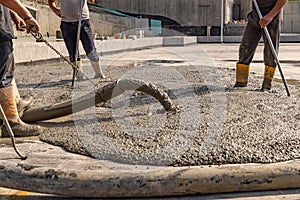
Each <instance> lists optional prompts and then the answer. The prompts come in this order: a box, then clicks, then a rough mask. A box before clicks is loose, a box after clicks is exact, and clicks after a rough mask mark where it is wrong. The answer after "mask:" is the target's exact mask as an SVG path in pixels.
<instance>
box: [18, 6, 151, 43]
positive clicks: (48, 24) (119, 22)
mask: <svg viewBox="0 0 300 200" xmlns="http://www.w3.org/2000/svg"><path fill="white" fill-rule="evenodd" d="M22 2H23V3H24V4H25V5H26V7H27V8H29V9H30V10H31V11H32V13H33V14H34V16H35V17H36V19H37V21H38V22H39V24H40V26H41V33H42V34H43V35H46V34H47V32H48V33H49V34H50V35H56V31H57V30H60V18H59V17H57V16H56V15H55V14H54V13H53V12H52V11H51V9H50V8H49V7H48V6H47V5H40V4H36V3H34V2H30V1H22ZM90 18H91V25H92V30H93V32H94V33H97V34H98V35H99V36H112V35H113V34H114V33H119V32H124V31H127V30H131V29H135V28H140V27H148V26H149V22H148V19H138V18H136V19H134V18H126V17H119V16H114V15H110V14H103V13H94V12H90ZM15 35H16V36H17V37H19V36H28V34H26V33H22V32H18V31H15Z"/></svg>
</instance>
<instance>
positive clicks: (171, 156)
mask: <svg viewBox="0 0 300 200" xmlns="http://www.w3.org/2000/svg"><path fill="white" fill-rule="evenodd" d="M235 47H236V46H235ZM227 48H228V47H226V49H227ZM229 48H230V47H229ZM213 49H214V50H211V51H212V55H210V54H209V51H210V50H207V49H205V48H203V47H202V46H201V45H193V46H190V47H173V48H158V49H150V50H142V51H136V52H135V51H134V52H128V53H123V54H118V55H114V56H111V57H110V58H108V57H107V58H108V59H107V60H105V59H106V58H103V59H104V60H103V67H104V71H105V73H106V74H107V75H108V76H110V78H111V79H110V81H107V80H105V81H102V82H101V81H100V84H101V85H103V86H104V85H106V84H108V83H110V82H112V81H114V80H117V79H120V78H136V79H142V80H146V81H149V82H150V83H154V84H156V85H158V86H160V87H161V88H162V89H164V90H165V91H166V92H167V93H168V94H169V96H170V97H171V99H172V101H173V102H174V103H175V105H176V106H178V107H179V108H180V110H181V112H179V113H169V112H165V111H164V109H163V108H162V107H161V106H160V105H159V103H158V102H157V101H156V100H155V99H153V98H151V97H149V96H147V95H145V94H142V93H139V92H128V93H126V94H124V95H122V96H120V98H116V99H113V100H112V101H110V102H106V103H105V104H102V105H100V107H99V106H96V107H93V108H91V109H89V110H86V111H85V112H82V113H80V114H78V115H74V116H72V117H71V116H70V117H65V118H63V119H56V120H53V121H47V122H40V125H42V126H45V127H48V131H47V132H46V133H45V134H42V135H41V137H40V138H41V139H42V140H43V141H46V142H49V143H50V144H54V145H59V146H62V147H63V148H65V149H66V150H68V151H70V152H75V153H80V154H84V155H90V156H92V157H95V158H99V159H109V160H113V161H116V162H121V163H128V164H132V163H133V164H152V165H174V166H183V165H201V164H228V163H253V162H256V163H273V162H281V161H287V160H292V159H297V158H299V157H300V153H299V151H300V144H299V141H300V140H299V138H300V136H299V134H300V133H299V116H298V115H300V113H299V81H298V80H299V79H293V81H291V80H289V81H288V82H289V83H290V86H289V87H290V90H291V93H292V97H290V98H287V97H286V94H285V91H284V87H283V85H282V83H281V82H280V81H279V80H278V81H277V80H275V81H274V85H273V89H274V90H273V92H271V93H261V92H258V91H257V89H259V88H260V85H261V83H262V77H261V75H260V74H256V73H255V72H252V73H251V79H250V82H249V86H248V87H247V88H244V89H240V90H234V89H232V88H231V86H232V85H233V83H234V77H235V71H234V70H232V67H231V68H227V66H224V65H222V64H219V63H218V60H217V59H216V58H213V55H217V52H220V53H221V54H218V56H222V55H223V54H225V55H224V56H223V58H226V56H227V55H228V56H229V55H232V53H230V52H228V54H226V53H224V52H226V50H225V49H224V50H222V51H221V50H220V49H221V48H219V50H218V48H213ZM213 53H215V54H213ZM112 57H114V58H112ZM154 61H160V62H154ZM224 63H225V62H224ZM84 65H85V68H86V69H87V68H88V67H89V64H88V62H87V61H85V63H84ZM29 72H30V73H32V75H31V76H27V75H26V73H29ZM86 73H87V76H88V77H92V76H93V72H92V70H91V69H89V70H86ZM292 76H295V74H292ZM70 77H71V71H70V70H69V68H68V67H67V66H66V65H64V64H61V63H60V64H57V63H56V64H51V65H49V66H23V67H22V66H20V67H18V72H17V78H18V79H17V81H18V84H19V87H20V90H21V92H22V93H23V94H30V95H32V96H34V97H35V99H36V104H35V105H36V106H41V105H45V103H47V104H51V103H57V102H61V101H63V100H66V99H69V98H71V97H72V96H73V97H76V95H78V93H74V91H73V92H72V90H71V89H70V87H69V84H70V82H69V79H70ZM287 78H289V79H290V77H289V76H287ZM293 78H295V77H293ZM92 81H93V82H95V83H96V82H97V81H96V80H92ZM76 85H77V86H78V87H81V88H82V89H81V90H80V92H79V93H80V94H82V93H84V92H85V91H89V90H90V89H91V87H93V84H92V83H91V81H84V82H81V83H76ZM95 141H97V142H95Z"/></svg>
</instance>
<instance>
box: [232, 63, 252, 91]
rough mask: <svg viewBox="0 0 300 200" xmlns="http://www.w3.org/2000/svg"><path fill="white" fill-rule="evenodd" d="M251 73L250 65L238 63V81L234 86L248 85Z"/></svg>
mask: <svg viewBox="0 0 300 200" xmlns="http://www.w3.org/2000/svg"><path fill="white" fill-rule="evenodd" d="M249 73H250V65H245V64H239V63H237V64H236V82H235V85H234V86H233V87H246V86H247V84H248V77H249Z"/></svg>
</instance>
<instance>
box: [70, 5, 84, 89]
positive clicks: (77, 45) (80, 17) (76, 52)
mask: <svg viewBox="0 0 300 200" xmlns="http://www.w3.org/2000/svg"><path fill="white" fill-rule="evenodd" d="M84 1H85V0H81V1H80V8H79V21H78V29H77V40H76V51H75V65H76V67H77V68H76V69H73V79H72V88H73V87H74V82H75V78H76V74H77V73H78V59H80V56H79V39H80V30H81V22H82V10H83V5H84Z"/></svg>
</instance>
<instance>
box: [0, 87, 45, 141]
mask: <svg viewBox="0 0 300 200" xmlns="http://www.w3.org/2000/svg"><path fill="white" fill-rule="evenodd" d="M13 87H14V86H8V87H3V88H0V104H1V106H2V109H3V111H4V114H5V116H6V118H7V120H8V122H9V124H10V125H11V128H12V130H13V133H14V136H16V137H28V136H36V135H40V134H41V133H42V132H43V130H44V129H43V128H42V127H40V126H38V125H29V124H25V123H24V122H23V121H22V120H21V119H20V117H19V114H18V111H17V105H16V100H15V98H16V96H15V93H14V88H13ZM1 130H2V137H9V134H8V131H7V129H6V127H4V126H2V129H1Z"/></svg>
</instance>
